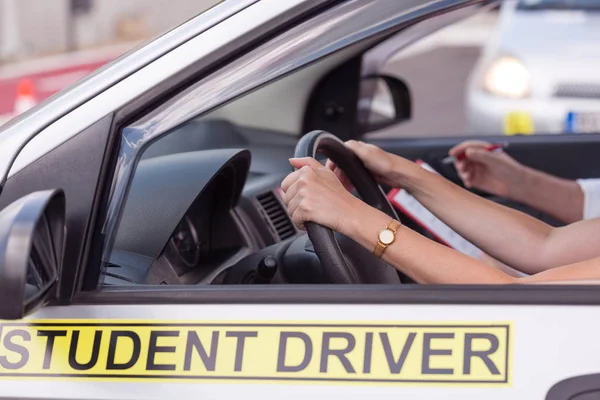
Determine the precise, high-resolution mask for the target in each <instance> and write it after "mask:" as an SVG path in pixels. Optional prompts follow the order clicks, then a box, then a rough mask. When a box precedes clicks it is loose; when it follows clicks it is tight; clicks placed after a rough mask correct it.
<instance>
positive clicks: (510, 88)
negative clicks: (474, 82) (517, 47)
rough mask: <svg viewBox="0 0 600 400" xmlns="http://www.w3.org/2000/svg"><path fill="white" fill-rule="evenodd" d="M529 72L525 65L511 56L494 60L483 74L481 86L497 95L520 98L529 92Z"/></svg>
mask: <svg viewBox="0 0 600 400" xmlns="http://www.w3.org/2000/svg"><path fill="white" fill-rule="evenodd" d="M530 79H531V77H530V74H529V71H528V70H527V68H526V67H525V65H523V63H522V62H521V61H519V60H517V59H516V58H513V57H501V58H499V59H497V60H496V61H494V62H493V63H492V65H490V67H489V68H488V69H487V70H486V72H485V75H484V76H483V88H484V89H485V90H486V91H488V92H490V93H492V94H495V95H497V96H504V97H512V98H520V97H525V96H527V95H528V94H529V85H530Z"/></svg>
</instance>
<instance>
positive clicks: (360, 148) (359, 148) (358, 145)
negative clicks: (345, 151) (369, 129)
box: [346, 140, 369, 162]
mask: <svg viewBox="0 0 600 400" xmlns="http://www.w3.org/2000/svg"><path fill="white" fill-rule="evenodd" d="M346 146H347V147H349V148H350V150H352V151H353V152H354V154H356V155H357V156H358V158H360V159H361V160H362V161H363V162H365V160H366V158H367V152H368V151H369V147H368V146H367V144H366V143H364V142H359V141H356V140H349V141H347V142H346Z"/></svg>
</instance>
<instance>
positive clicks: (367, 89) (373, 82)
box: [358, 75, 412, 133]
mask: <svg viewBox="0 0 600 400" xmlns="http://www.w3.org/2000/svg"><path fill="white" fill-rule="evenodd" d="M411 113H412V110H411V102H410V91H409V89H408V86H407V85H406V84H405V83H404V82H402V81H401V80H400V79H398V78H394V77H391V76H387V75H374V76H366V77H363V78H362V79H361V82H360V97H359V102H358V122H359V125H360V130H361V133H367V132H371V131H374V130H378V129H382V128H386V127H389V126H391V125H395V124H398V123H401V122H404V121H406V120H409V119H410V117H411Z"/></svg>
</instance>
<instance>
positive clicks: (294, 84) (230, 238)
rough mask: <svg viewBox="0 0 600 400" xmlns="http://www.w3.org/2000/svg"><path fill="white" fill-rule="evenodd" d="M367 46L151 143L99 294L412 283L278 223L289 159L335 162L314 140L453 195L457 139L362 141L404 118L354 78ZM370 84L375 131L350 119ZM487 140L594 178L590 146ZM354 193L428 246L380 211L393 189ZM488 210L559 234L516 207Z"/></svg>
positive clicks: (394, 92) (404, 85)
mask: <svg viewBox="0 0 600 400" xmlns="http://www.w3.org/2000/svg"><path fill="white" fill-rule="evenodd" d="M377 44H379V43H376V42H374V41H370V40H365V41H362V42H359V43H358V44H355V45H352V46H350V47H348V48H346V49H345V50H342V51H339V52H337V53H335V54H333V55H331V56H328V57H326V58H323V59H321V60H320V61H318V62H315V63H313V64H311V65H309V66H307V67H304V68H302V69H300V70H298V71H296V72H294V73H292V74H290V75H288V76H285V77H284V78H282V79H280V80H277V81H275V82H273V83H270V84H268V85H266V86H264V87H262V88H259V89H258V90H256V91H254V92H251V93H250V94H247V95H246V96H244V97H241V98H239V99H237V100H235V101H233V102H231V103H228V104H226V105H224V106H222V107H220V108H218V109H215V110H213V111H212V112H210V113H208V114H205V115H201V116H198V117H195V118H193V119H191V120H189V121H188V122H187V123H185V124H184V125H181V126H179V127H177V128H175V129H173V130H172V131H171V132H169V133H167V134H165V135H163V136H162V137H161V138H160V139H159V140H157V141H155V142H153V143H152V144H151V145H150V146H149V147H148V148H147V149H146V150H144V152H143V154H142V158H141V160H140V162H139V164H138V166H137V167H136V170H135V173H134V176H133V179H132V182H131V186H130V188H129V192H128V196H127V198H126V202H125V205H124V209H123V212H122V216H121V220H120V223H119V226H118V230H117V235H116V239H115V243H114V246H113V249H112V252H111V254H110V259H109V260H108V263H107V265H106V268H105V269H104V274H103V277H102V279H103V284H104V285H105V286H115V285H119V286H127V285H161V284H167V285H198V284H203V285H225V284H288V283H289V284H316V283H372V284H377V283H397V284H400V283H402V284H410V283H414V282H413V281H412V280H411V279H410V278H409V277H406V276H403V275H402V274H400V273H398V272H397V271H396V270H395V269H393V268H392V267H391V266H389V265H387V264H383V263H382V262H380V261H379V260H378V259H376V258H375V257H373V256H372V255H371V254H370V252H369V251H368V250H366V249H364V248H361V247H360V246H359V245H357V244H356V243H354V242H352V241H351V240H349V239H347V238H344V237H342V236H341V235H339V234H335V239H337V240H332V239H331V237H328V236H327V237H326V233H324V234H323V235H325V236H315V235H313V237H315V238H316V237H318V238H320V239H319V241H318V243H314V242H315V241H314V240H313V241H312V242H311V240H310V239H309V236H308V235H307V233H306V232H304V231H300V230H298V229H297V228H296V227H295V226H294V225H293V223H292V221H291V219H290V218H289V216H288V215H287V212H286V209H285V206H284V205H283V202H282V194H281V189H280V188H279V186H280V183H281V182H282V180H283V179H284V178H285V176H287V174H289V173H290V172H291V171H292V168H291V166H290V164H289V161H288V159H289V158H290V157H292V156H294V154H298V152H299V151H305V152H308V153H310V152H311V151H320V150H322V153H323V154H321V156H320V157H319V158H318V159H319V160H320V161H324V160H325V158H326V156H327V155H331V154H332V153H334V154H335V153H336V151H337V150H335V149H336V146H337V145H336V144H335V143H333V144H332V143H329V144H327V145H323V146H321V147H319V146H320V145H318V144H315V140H316V139H315V138H314V137H310V135H307V134H309V133H310V132H314V131H317V130H320V131H325V132H328V133H330V134H331V135H332V136H334V137H337V138H339V139H340V140H346V139H350V138H359V139H362V140H366V141H370V142H372V143H374V144H376V145H378V146H380V147H382V148H384V149H385V150H387V151H390V152H393V153H395V154H398V155H401V156H403V157H406V158H408V159H411V160H417V159H421V160H424V161H426V162H427V163H429V164H430V165H431V166H432V167H434V168H435V169H436V170H437V171H438V172H439V173H441V174H442V175H444V176H445V177H446V178H448V179H450V180H452V181H453V182H455V183H457V184H459V185H460V184H461V182H460V180H459V178H458V176H457V174H456V171H455V170H454V167H453V166H452V165H446V164H443V163H442V159H443V158H444V157H445V156H447V152H448V149H450V148H451V147H452V146H453V145H455V144H456V143H458V142H460V141H462V140H464V139H465V138H466V137H460V138H458V137H457V138H452V137H445V138H397V139H373V140H370V139H369V132H370V131H371V130H373V129H375V128H382V127H390V126H393V125H395V124H401V123H402V122H404V121H405V120H407V119H409V118H410V108H411V103H410V91H409V87H410V82H403V81H402V79H400V78H396V77H389V76H386V75H383V74H382V75H381V76H372V75H370V76H364V75H362V71H363V65H364V64H365V63H366V59H367V57H368V54H369V50H370V49H372V48H374V47H375V45H377ZM373 81H376V82H377V83H378V84H380V83H381V82H383V83H384V85H383V86H384V87H385V88H386V90H388V91H389V93H390V97H389V98H390V99H391V101H392V102H393V108H394V116H393V117H392V118H390V119H389V120H387V121H385V119H384V121H385V122H383V123H378V124H377V126H369V124H368V123H367V122H365V119H364V118H360V117H359V114H360V109H361V108H364V105H365V104H367V107H368V105H369V104H370V103H369V100H370V99H372V97H373V95H374V92H373V85H372V83H373ZM363 111H364V110H363ZM367 119H368V118H367ZM313 136H314V135H313ZM316 136H319V135H316ZM440 136H443V135H440ZM307 137H308V139H306V138H307ZM540 138H542V140H540ZM493 139H498V140H503V141H509V142H510V144H511V146H510V151H509V152H510V154H511V155H512V156H513V157H515V158H516V159H517V160H519V161H521V162H523V163H526V164H529V165H531V166H532V167H534V168H538V169H541V170H545V171H547V172H549V173H553V174H555V175H558V176H564V177H569V178H582V177H593V176H598V174H600V170H598V169H599V168H598V167H594V166H593V163H592V162H591V161H592V160H594V157H593V154H595V152H596V150H597V149H596V147H597V146H598V145H597V144H593V143H594V141H593V140H592V139H587V138H586V137H577V136H569V137H564V136H555V137H544V136H540V137H537V136H536V137H510V138H507V137H500V138H487V140H493ZM311 140H312V141H311ZM317 141H318V140H317ZM331 142H335V140H331ZM340 143H341V142H340ZM596 154H597V153H596ZM574 155H577V156H576V157H574ZM338 157H341V158H344V157H345V156H344V155H339V154H338ZM566 160H568V162H565V161H566ZM336 162H338V160H336ZM338 163H340V164H343V162H338ZM348 163H350V162H348ZM348 168H352V166H351V165H350V166H349V167H348ZM350 178H351V179H353V177H352V176H350ZM367 180H368V179H367ZM373 182H374V181H373ZM355 186H357V193H356V195H357V196H360V197H362V198H363V200H365V201H367V198H371V199H373V198H375V199H374V200H372V201H373V202H381V204H382V206H383V207H390V212H392V213H397V215H398V217H399V218H400V220H401V221H402V222H403V223H404V224H405V225H407V226H409V227H410V228H412V229H415V230H417V231H418V232H420V233H421V234H423V235H425V236H428V237H430V238H432V239H434V240H435V238H433V237H432V236H431V235H430V234H429V233H428V232H427V231H425V230H424V229H423V228H421V227H420V226H419V225H418V224H417V223H415V222H414V221H412V220H411V219H410V218H409V217H408V216H407V215H404V214H403V213H402V212H400V211H399V210H394V209H393V207H392V206H390V204H389V202H387V199H386V197H385V194H387V193H388V192H389V191H390V190H391V189H393V188H389V187H382V188H381V189H378V188H375V189H373V188H372V187H369V188H366V189H365V188H362V191H361V188H360V187H358V186H359V185H356V184H355ZM367 186H368V185H367ZM377 190H379V193H375V192H377ZM478 194H479V195H482V196H487V195H486V194H484V193H478ZM381 195H383V198H381ZM488 197H489V196H488ZM490 199H492V200H493V201H496V202H499V203H502V204H505V205H508V206H510V207H513V208H516V209H519V210H521V211H524V212H526V213H528V214H530V215H532V216H535V217H537V218H540V219H542V220H544V221H546V222H548V223H550V224H552V225H559V224H560V223H559V222H558V221H555V220H552V219H551V218H550V217H548V216H546V215H543V214H541V213H539V212H538V211H535V210H532V209H529V208H527V207H525V206H523V205H521V204H516V203H512V202H509V201H507V200H506V199H501V198H490ZM367 202H368V203H370V202H369V201H367ZM385 202H387V206H386V205H385V204H383V203H385ZM370 204H371V203H370ZM319 243H320V244H319ZM323 243H325V244H326V247H327V248H328V249H329V251H331V248H333V247H335V245H339V248H338V250H339V249H341V252H342V254H343V257H342V258H341V259H342V261H341V262H342V263H343V262H344V261H345V262H346V263H347V264H348V265H351V267H350V269H352V270H354V271H355V272H356V274H355V276H353V277H352V278H348V277H342V278H340V277H339V276H338V275H339V272H340V270H336V271H337V273H338V274H337V275H336V271H333V272H332V268H333V269H335V268H341V270H343V269H344V268H346V267H339V266H338V267H331V265H333V264H336V263H335V262H332V261H331V260H324V259H323V257H324V256H323V251H325V250H323V249H322V248H321V249H319V248H318V247H319V246H321V245H322V244H323ZM331 246H333V247H331ZM325 258H327V257H325ZM338 261H339V260H338ZM327 264H329V265H327ZM367 267H369V268H367ZM368 270H376V272H374V273H369V272H367V271H368Z"/></svg>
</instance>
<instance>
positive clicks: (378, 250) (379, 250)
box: [373, 219, 401, 258]
mask: <svg viewBox="0 0 600 400" xmlns="http://www.w3.org/2000/svg"><path fill="white" fill-rule="evenodd" d="M400 225H401V223H400V221H396V220H395V219H392V220H391V221H390V223H389V224H388V225H387V226H386V228H385V229H389V230H391V231H392V232H394V239H395V236H396V232H397V231H398V228H400ZM392 243H393V241H392ZM390 244H391V243H390ZM388 246H389V245H388V244H384V243H382V242H381V240H379V237H377V244H376V245H375V249H373V255H374V256H375V257H377V258H381V256H382V255H383V252H384V251H385V249H386V248H387V247H388Z"/></svg>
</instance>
